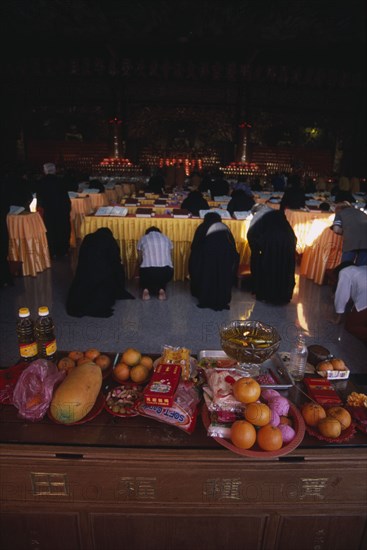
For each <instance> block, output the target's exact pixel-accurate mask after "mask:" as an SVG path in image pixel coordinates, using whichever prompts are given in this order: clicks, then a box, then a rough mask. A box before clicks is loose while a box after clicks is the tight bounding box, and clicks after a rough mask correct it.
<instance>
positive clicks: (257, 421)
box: [245, 403, 271, 426]
mask: <svg viewBox="0 0 367 550" xmlns="http://www.w3.org/2000/svg"><path fill="white" fill-rule="evenodd" d="M245 418H246V420H248V421H249V422H251V424H254V425H255V426H266V424H269V422H270V419H271V411H270V408H269V407H268V406H267V405H265V403H250V404H249V405H246V409H245Z"/></svg>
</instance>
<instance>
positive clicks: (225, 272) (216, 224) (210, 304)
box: [189, 212, 239, 311]
mask: <svg viewBox="0 0 367 550" xmlns="http://www.w3.org/2000/svg"><path fill="white" fill-rule="evenodd" d="M238 263H239V254H238V252H237V249H236V243H235V240H234V238H233V235H232V233H231V231H230V230H229V228H228V227H227V226H226V225H225V224H224V223H222V221H221V217H220V215H219V214H218V213H216V212H208V214H206V216H205V217H204V221H203V223H202V224H201V225H199V227H198V228H197V229H196V232H195V235H194V239H193V242H192V244H191V252H190V257H189V275H190V287H191V294H192V296H194V297H195V298H197V299H198V304H197V305H198V307H200V308H209V309H213V310H214V311H221V310H223V309H229V308H230V302H231V297H232V286H233V282H234V279H235V275H236V272H237V269H238Z"/></svg>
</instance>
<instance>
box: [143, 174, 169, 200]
mask: <svg viewBox="0 0 367 550" xmlns="http://www.w3.org/2000/svg"><path fill="white" fill-rule="evenodd" d="M164 186H165V180H164V176H163V172H162V170H160V169H156V170H155V172H154V174H153V175H152V176H151V178H150V179H149V181H148V186H147V189H146V190H147V191H148V193H154V194H156V195H159V194H161V193H162V192H163V191H164Z"/></svg>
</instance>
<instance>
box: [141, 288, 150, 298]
mask: <svg viewBox="0 0 367 550" xmlns="http://www.w3.org/2000/svg"><path fill="white" fill-rule="evenodd" d="M142 298H143V300H145V301H146V300H150V294H149V290H148V289H147V288H144V290H143V295H142Z"/></svg>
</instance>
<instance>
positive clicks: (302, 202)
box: [280, 175, 306, 210]
mask: <svg viewBox="0 0 367 550" xmlns="http://www.w3.org/2000/svg"><path fill="white" fill-rule="evenodd" d="M305 206H306V196H305V191H304V189H302V187H301V181H300V178H299V176H297V175H293V176H289V178H288V185H287V188H286V190H285V191H284V194H283V197H282V200H281V202H280V209H281V210H285V209H286V208H289V209H291V210H299V209H300V208H304V207H305Z"/></svg>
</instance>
